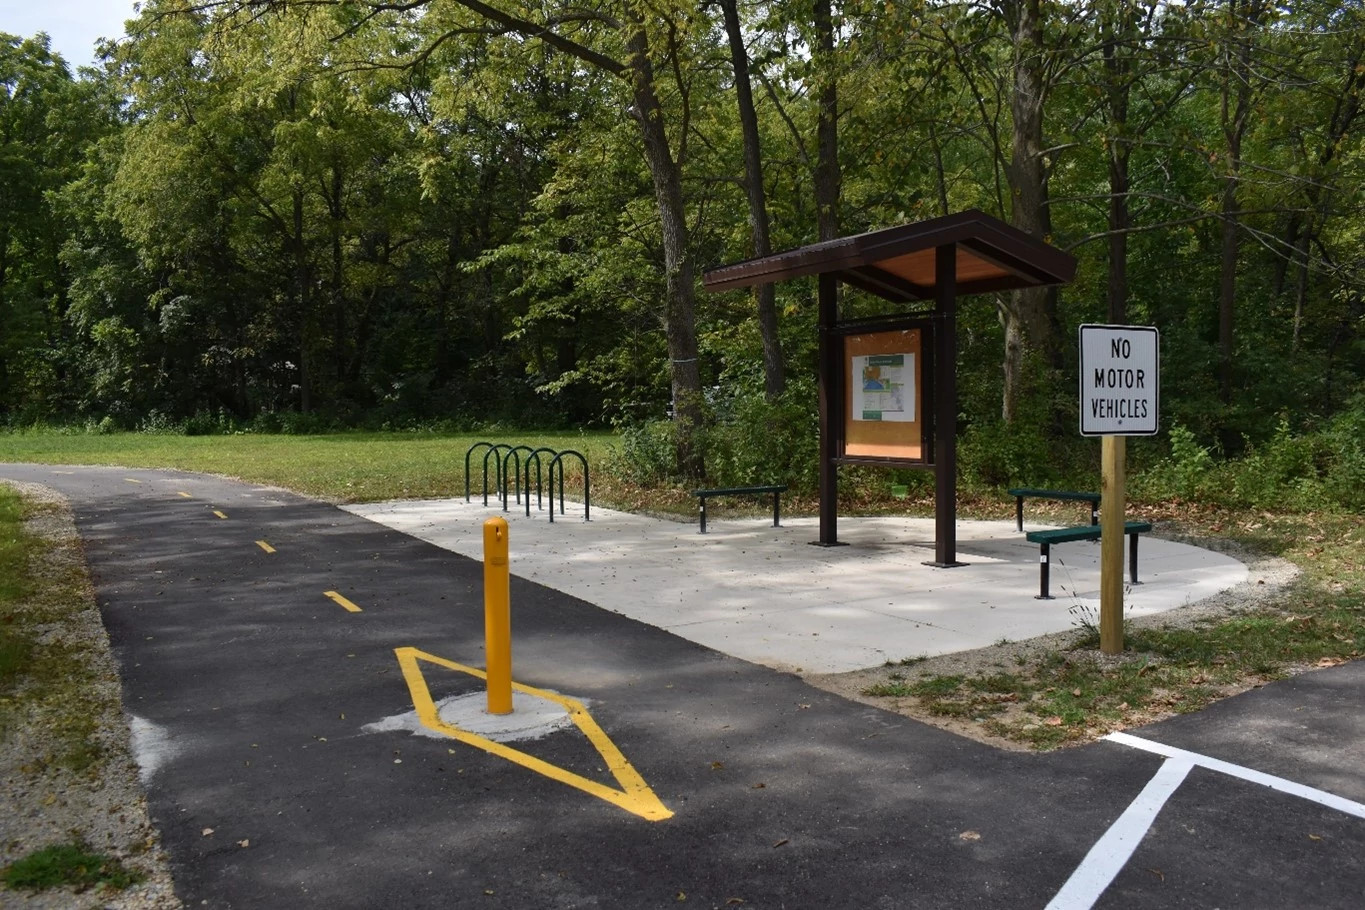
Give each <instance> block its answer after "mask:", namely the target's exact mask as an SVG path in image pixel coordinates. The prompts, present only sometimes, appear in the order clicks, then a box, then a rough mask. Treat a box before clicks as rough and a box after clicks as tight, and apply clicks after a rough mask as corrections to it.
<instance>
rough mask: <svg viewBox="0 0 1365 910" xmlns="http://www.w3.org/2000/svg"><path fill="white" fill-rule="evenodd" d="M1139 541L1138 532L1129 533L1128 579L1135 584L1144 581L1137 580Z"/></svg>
mask: <svg viewBox="0 0 1365 910" xmlns="http://www.w3.org/2000/svg"><path fill="white" fill-rule="evenodd" d="M1137 541H1138V536H1137V535H1136V534H1129V535H1128V580H1129V581H1130V582H1132V583H1133V584H1135V585H1140V584H1142V582H1140V581H1138V580H1137Z"/></svg>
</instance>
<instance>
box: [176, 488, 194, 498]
mask: <svg viewBox="0 0 1365 910" xmlns="http://www.w3.org/2000/svg"><path fill="white" fill-rule="evenodd" d="M175 495H177V496H183V497H185V498H186V499H193V498H194V497H193V496H191V495H190V494H188V493H186V492H185V491H184V490H179V491H177V492H176V494H175Z"/></svg>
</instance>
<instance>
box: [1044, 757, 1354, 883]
mask: <svg viewBox="0 0 1365 910" xmlns="http://www.w3.org/2000/svg"><path fill="white" fill-rule="evenodd" d="M1105 739H1107V740H1109V741H1110V742H1115V743H1118V744H1119V745H1123V746H1130V747H1131V748H1134V749H1141V750H1143V751H1144V752H1152V753H1155V754H1156V755H1162V756H1165V758H1166V761H1164V762H1163V763H1162V765H1161V767H1160V768H1159V769H1158V770H1157V772H1156V776H1155V777H1153V778H1152V779H1151V780H1150V781H1148V782H1147V786H1146V787H1143V788H1142V792H1141V793H1139V794H1138V795H1137V799H1135V800H1133V801H1132V803H1130V804H1129V806H1128V808H1127V809H1125V810H1124V812H1123V814H1122V815H1120V816H1119V817H1118V820H1117V821H1115V822H1114V823H1113V824H1112V825H1110V826H1109V830H1108V831H1106V832H1104V836H1103V837H1101V838H1100V839H1099V841H1097V842H1096V843H1095V846H1093V847H1091V848H1090V852H1089V853H1087V854H1086V855H1085V859H1083V860H1081V864H1080V865H1079V866H1077V867H1076V871H1074V872H1072V873H1071V877H1070V878H1068V879H1067V880H1066V884H1064V885H1062V889H1061V890H1060V891H1058V892H1057V896H1056V897H1054V898H1053V899H1052V901H1051V902H1050V903H1048V905H1047V910H1089V908H1091V907H1093V906H1094V905H1095V901H1097V900H1099V898H1100V895H1101V894H1103V893H1104V889H1106V888H1108V887H1109V883H1110V882H1112V881H1113V880H1114V876H1116V875H1118V874H1119V872H1120V870H1122V869H1123V867H1124V865H1126V864H1127V862H1128V860H1129V858H1130V857H1131V856H1132V855H1133V851H1134V850H1136V849H1137V845H1138V844H1139V843H1141V842H1142V838H1143V837H1145V836H1146V834H1147V832H1148V830H1150V829H1151V827H1152V822H1153V821H1155V820H1156V816H1157V813H1158V812H1160V811H1161V808H1162V806H1164V805H1166V800H1168V799H1169V798H1170V796H1171V794H1172V793H1174V792H1175V791H1176V788H1178V787H1179V786H1180V785H1181V783H1183V782H1184V780H1185V776H1186V775H1187V774H1189V773H1190V769H1191V768H1194V767H1200V768H1207V769H1208V770H1210V771H1218V772H1220V773H1222V774H1227V775H1229V776H1231V777H1236V778H1239V779H1241V780H1244V781H1248V782H1250V783H1253V784H1260V785H1261V786H1263V787H1269V788H1270V789H1272V790H1278V791H1279V792H1281V793H1287V794H1289V795H1290V796H1297V797H1299V798H1300V799H1306V800H1309V801H1310V802H1315V803H1318V804H1319V805H1322V806H1326V807H1327V808H1329V809H1335V810H1337V811H1338V812H1344V813H1346V814H1347V815H1354V816H1355V817H1357V818H1365V804H1361V803H1358V802H1355V801H1354V800H1349V799H1346V798H1345V797H1341V796H1337V795H1336V794H1333V793H1328V792H1326V791H1325V790H1319V789H1317V788H1316V787H1309V786H1305V785H1304V784H1299V783H1295V782H1294V781H1292V780H1286V779H1284V778H1283V777H1276V776H1274V775H1273V774H1266V773H1264V772H1261V771H1254V770H1252V769H1251V768H1244V767H1242V766H1241V765H1234V764H1232V763H1231V762H1225V761H1223V760H1221V759H1217V758H1210V757H1209V756H1207V755H1200V754H1199V753H1198V752H1189V751H1187V750H1185V749H1177V748H1176V747H1175V746H1168V745H1166V744H1165V743H1158V742H1153V741H1152V740H1150V739H1142V738H1140V737H1137V736H1132V735H1131V734H1128V733H1110V734H1109V735H1108V736H1106V737H1105Z"/></svg>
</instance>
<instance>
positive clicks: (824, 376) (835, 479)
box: [817, 272, 844, 547]
mask: <svg viewBox="0 0 1365 910" xmlns="http://www.w3.org/2000/svg"><path fill="white" fill-rule="evenodd" d="M838 292H839V286H838V279H837V278H835V277H834V275H833V274H831V273H828V272H826V273H822V274H821V275H820V278H819V305H820V311H819V318H820V385H819V389H820V539H819V540H818V541H817V543H819V544H820V546H823V547H832V546H836V545H837V544H838V542H839V469H838V466H837V465H836V464H835V463H834V459H836V458H838V457H839V442H838V440H839V434H840V433H841V432H842V431H843V421H844V413H843V412H844V386H843V381H842V376H843V368H844V367H843V363H841V360H842V358H841V356H840V353H841V346H840V344H839V341H840V339H839V336H838V335H835V334H834V325H835V323H836V322H838V320H839V296H838Z"/></svg>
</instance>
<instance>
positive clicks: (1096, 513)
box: [1090, 502, 1100, 528]
mask: <svg viewBox="0 0 1365 910" xmlns="http://www.w3.org/2000/svg"><path fill="white" fill-rule="evenodd" d="M1099 523H1100V504H1099V503H1098V502H1092V503H1090V527H1092V528H1093V527H1094V526H1095V525H1097V524H1099Z"/></svg>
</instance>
